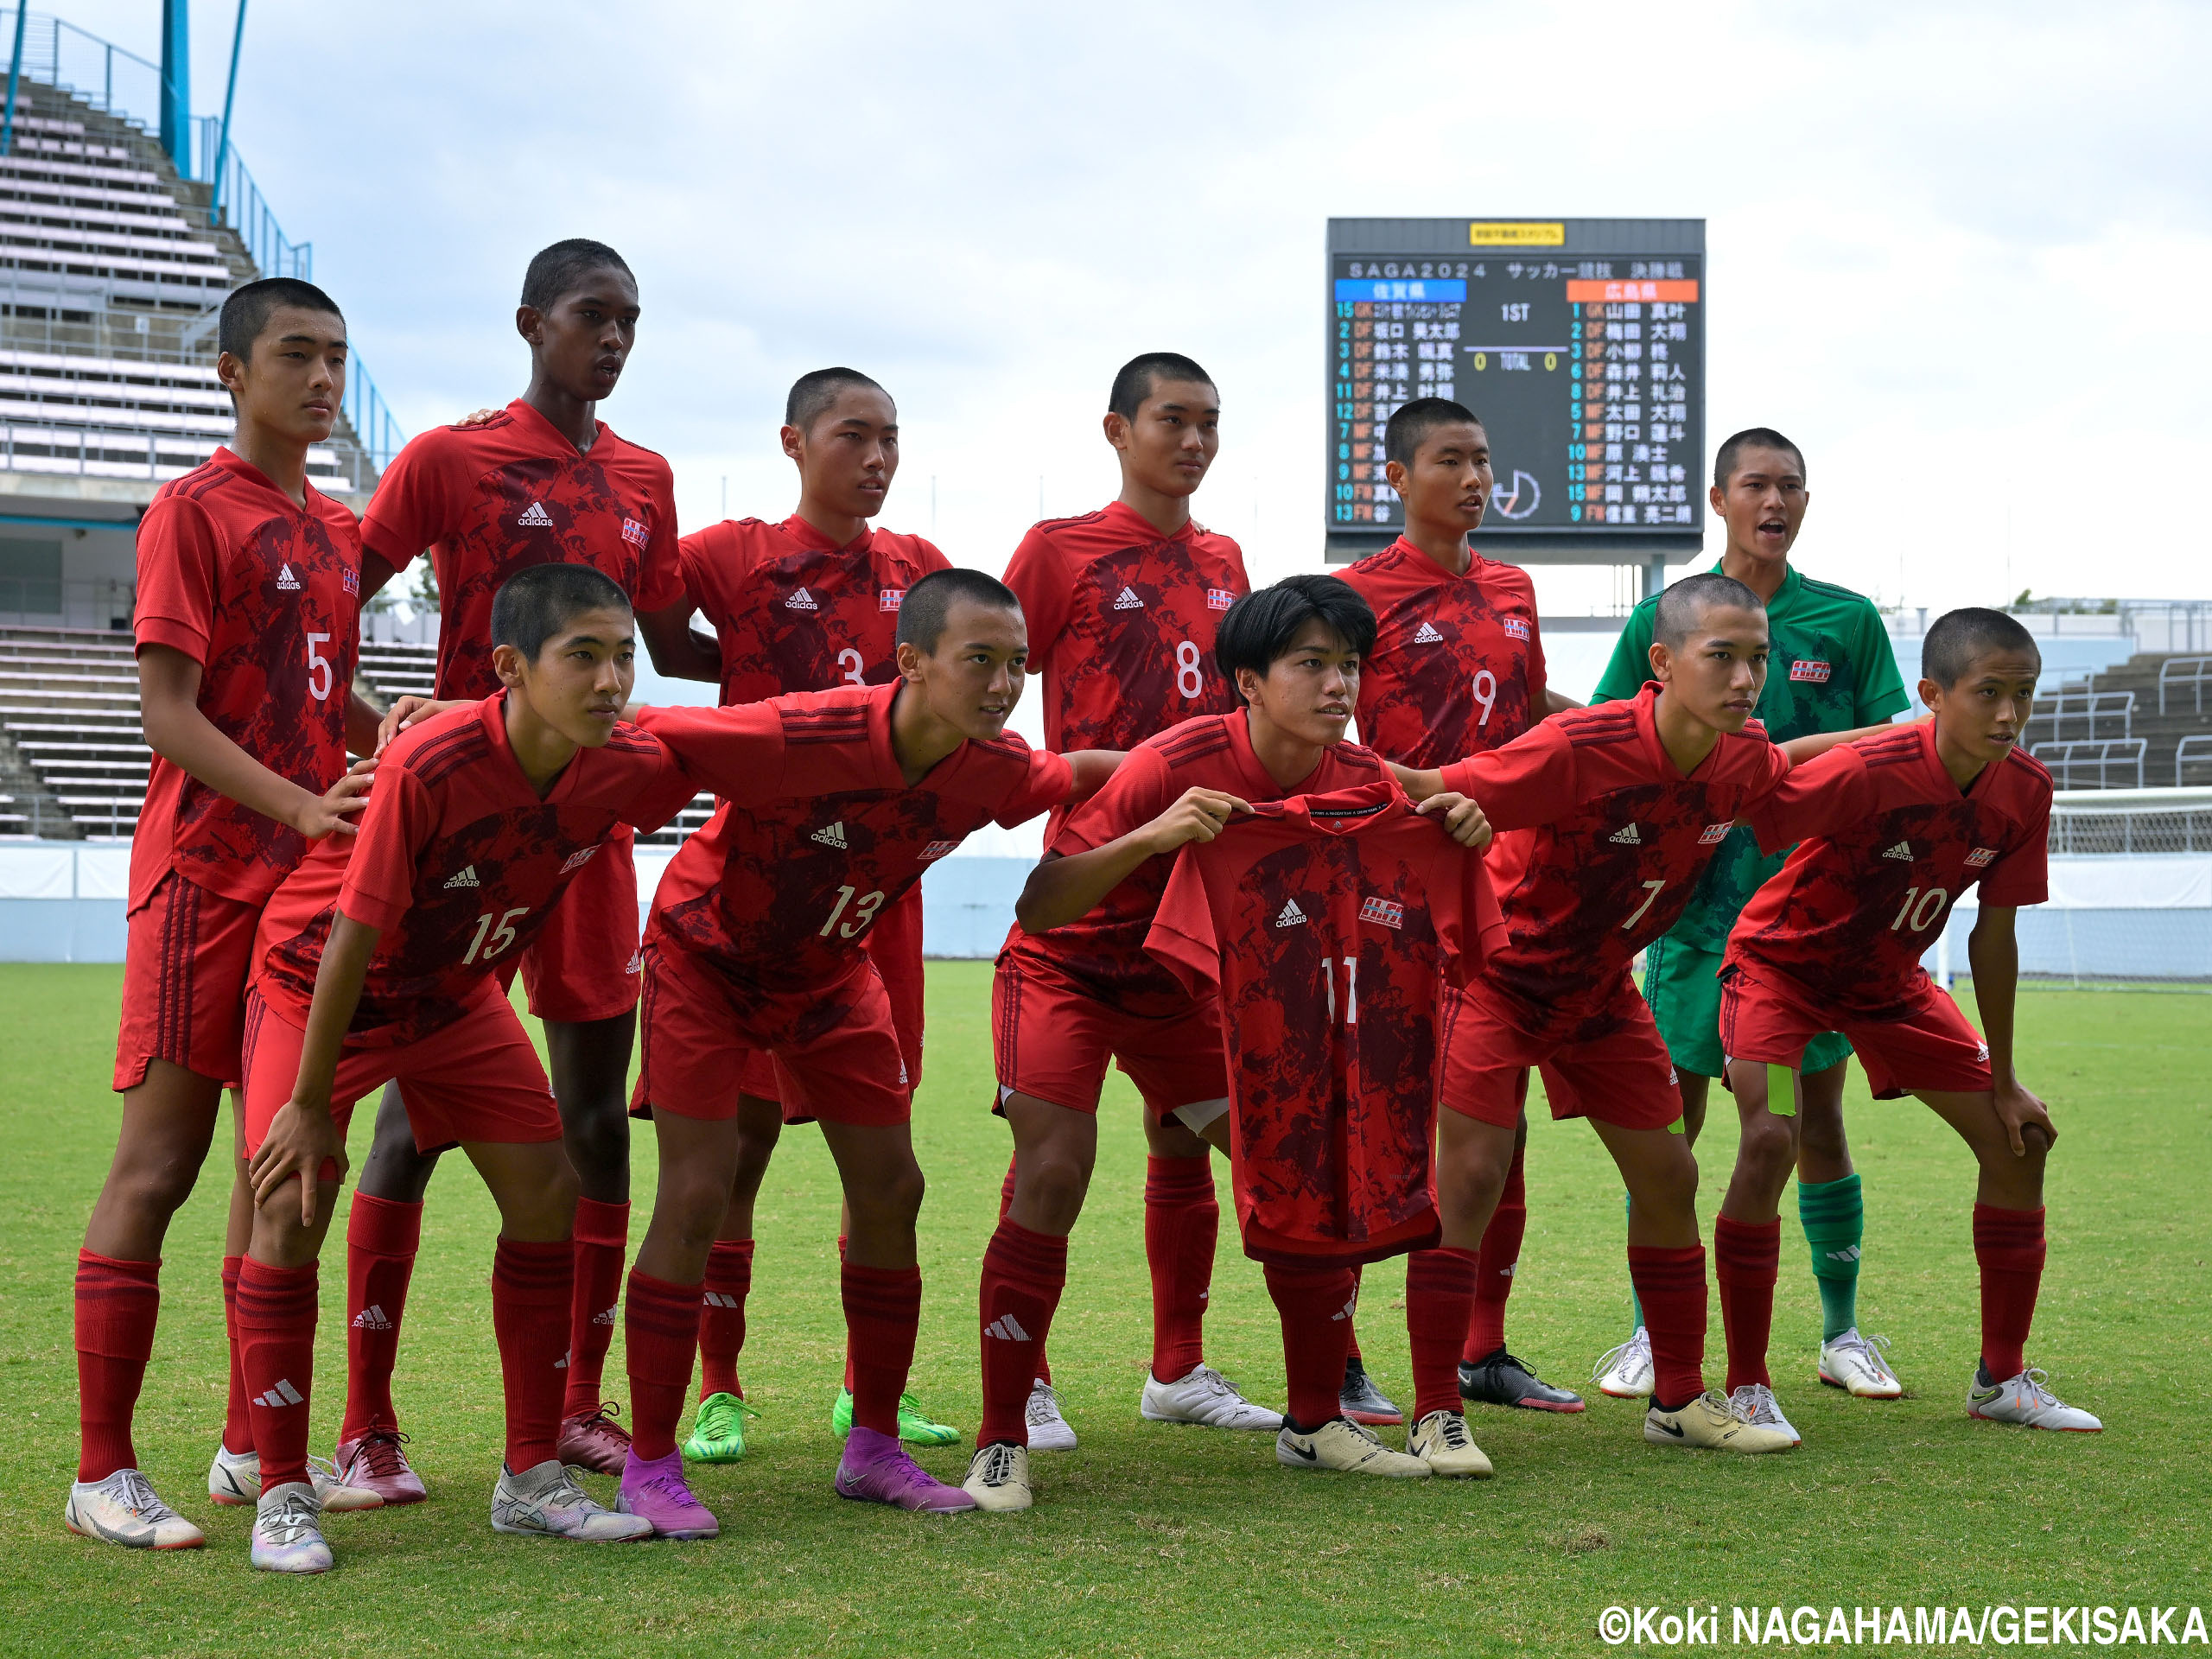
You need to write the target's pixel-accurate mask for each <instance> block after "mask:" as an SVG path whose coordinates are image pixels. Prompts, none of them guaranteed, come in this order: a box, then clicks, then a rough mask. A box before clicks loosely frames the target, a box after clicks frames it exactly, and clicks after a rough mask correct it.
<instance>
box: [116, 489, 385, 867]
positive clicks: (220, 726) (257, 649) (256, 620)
mask: <svg viewBox="0 0 2212 1659" xmlns="http://www.w3.org/2000/svg"><path fill="white" fill-rule="evenodd" d="M305 488H306V495H307V505H305V506H304V507H302V506H301V505H300V504H299V503H297V502H296V501H294V500H293V499H291V498H290V497H289V496H288V495H286V494H285V493H283V491H282V490H280V489H278V488H277V486H275V485H274V484H272V483H270V481H269V480H268V478H267V477H266V476H265V475H264V474H263V473H262V472H261V470H260V469H259V468H258V467H252V466H250V465H248V464H247V463H246V462H245V461H241V460H239V459H238V456H236V455H234V454H232V453H231V452H230V450H228V449H227V448H219V449H217V450H216V451H215V453H214V455H213V457H212V458H211V459H210V460H209V461H207V463H206V464H205V465H204V466H201V467H195V468H194V469H193V470H192V471H191V472H189V473H187V474H185V475H184V476H183V477H182V478H179V479H175V480H171V481H170V482H168V483H167V484H164V485H162V487H161V488H160V489H159V490H158V491H156V493H155V495H154V501H153V505H151V506H149V507H148V508H147V509H146V516H145V518H143V519H142V520H141V521H140V522H139V525H138V598H137V613H136V615H134V616H133V618H132V619H131V626H132V628H133V630H134V632H136V634H137V641H138V646H139V649H141V650H143V649H144V648H145V647H146V646H148V645H165V646H168V647H169V648H170V649H172V650H175V651H181V652H183V653H184V654H185V655H186V656H188V657H189V658H192V660H193V661H194V662H195V663H197V664H200V699H199V702H200V713H201V714H203V715H206V716H207V721H208V723H209V724H210V725H212V726H213V727H214V728H215V729H216V730H217V731H219V732H220V733H222V734H223V735H224V736H226V737H227V738H229V739H230V740H231V741H232V742H233V743H235V744H237V745H238V747H240V748H241V749H244V750H245V752H246V753H248V754H249V755H251V756H252V757H253V758H254V759H255V760H258V761H259V762H260V763H261V764H262V765H263V766H266V767H268V768H269V770H270V771H271V772H275V773H277V776H279V777H280V778H286V779H290V780H291V781H292V782H293V783H296V784H297V785H299V786H300V787H301V788H302V789H304V790H308V791H312V792H313V793H315V794H317V795H320V794H321V793H322V792H323V791H325V790H327V789H328V788H329V787H330V786H331V785H333V784H334V783H336V782H337V781H338V779H340V777H341V776H343V775H344V773H345V771H346V702H347V699H348V697H349V696H351V694H352V691H353V661H354V656H355V651H356V646H357V644H358V641H359V634H360V627H359V616H360V609H361V541H360V531H359V526H358V525H357V524H355V523H354V520H353V514H352V513H350V512H347V511H346V509H345V508H344V507H342V506H340V505H338V503H337V502H335V501H333V500H332V499H330V498H329V497H328V496H327V495H325V494H323V493H321V491H320V490H318V489H316V488H315V486H314V485H312V484H308V485H307V486H305ZM306 852H307V841H306V838H305V837H303V836H302V835H301V834H300V833H299V831H298V830H296V829H292V828H291V827H290V826H289V824H282V823H277V821H276V820H275V819H274V818H264V817H262V816H261V814H260V813H258V812H256V811H254V810H252V809H251V808H250V807H246V806H243V805H240V804H238V802H236V801H233V800H232V799H230V798H228V797H227V796H224V795H219V794H217V793H216V792H215V791H213V789H210V788H209V787H208V786H207V785H206V784H203V783H201V782H200V781H199V780H198V779H195V778H194V777H192V776H191V775H190V774H189V773H188V772H185V771H184V770H183V769H182V768H181V767H180V766H174V765H172V764H171V763H170V762H169V761H168V760H163V759H162V757H161V756H160V755H158V754H156V756H155V757H154V766H153V772H152V774H151V775H150V776H149V778H148V779H147V782H146V802H145V805H144V808H143V810H141V812H140V814H139V817H138V828H137V833H136V835H135V836H133V837H132V839H131V843H130V908H131V909H133V910H136V909H137V908H138V906H141V905H143V904H144V903H145V902H146V900H147V899H149V898H150V897H151V896H152V895H153V892H154V889H155V888H156V887H158V886H159V885H160V884H161V880H162V877H163V876H165V875H166V874H168V873H169V871H171V870H175V871H176V872H177V873H178V874H180V875H182V876H183V877H184V878H185V879H186V880H188V881H191V882H193V883H194V884H195V885H196V886H199V887H205V888H207V891H208V892H210V893H220V894H222V895H223V896H224V897H226V898H230V899H244V900H245V901H247V902H248V903H253V904H258V903H259V902H260V901H261V900H262V899H265V898H267V897H268V896H269V894H270V892H271V891H273V890H274V889H275V887H276V886H277V883H278V882H279V881H281V880H283V879H284V877H285V876H286V875H287V874H289V872H290V870H291V868H292V867H293V866H294V865H296V864H297V863H298V862H299V861H300V860H301V858H302V856H304V855H305V854H306Z"/></svg>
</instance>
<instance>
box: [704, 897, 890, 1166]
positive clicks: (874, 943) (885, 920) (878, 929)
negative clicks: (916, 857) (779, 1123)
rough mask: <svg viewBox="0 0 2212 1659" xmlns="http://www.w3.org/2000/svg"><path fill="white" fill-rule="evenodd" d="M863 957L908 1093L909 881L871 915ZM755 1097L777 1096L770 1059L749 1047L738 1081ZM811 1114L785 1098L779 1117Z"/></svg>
mask: <svg viewBox="0 0 2212 1659" xmlns="http://www.w3.org/2000/svg"><path fill="white" fill-rule="evenodd" d="M866 949H867V950H868V960H869V961H870V962H872V963H874V964H875V971H876V972H877V973H879V974H880V975H881V976H883V989H884V992H885V994H886V995H888V996H889V997H890V999H891V1028H892V1029H893V1031H894V1032H896V1033H898V1035H899V1060H900V1062H901V1063H902V1064H904V1065H905V1066H906V1090H907V1092H908V1093H909V1094H912V1092H913V1091H914V1090H916V1089H917V1088H918V1087H920V1085H921V1081H922V990H923V979H922V890H921V888H920V887H910V888H908V889H907V891H906V896H905V897H904V898H902V899H899V902H898V903H896V904H894V905H893V906H890V907H889V908H888V909H887V910H885V911H884V912H883V913H882V914H881V915H880V916H878V917H877V918H875V925H874V927H871V928H870V929H868V939H867V941H866ZM739 1086H740V1087H741V1089H743V1090H744V1091H745V1092H746V1093H747V1094H748V1095H752V1096H755V1097H756V1098H758V1099H760V1100H782V1099H783V1096H782V1094H781V1092H780V1091H779V1089H778V1087H777V1084H776V1070H775V1063H774V1062H773V1061H772V1060H771V1059H770V1058H768V1056H767V1055H766V1053H765V1052H761V1051H759V1050H755V1051H754V1052H753V1058H751V1059H749V1060H747V1062H746V1066H745V1080H744V1082H743V1083H742V1084H740V1085H739ZM812 1121H813V1119H812V1117H811V1116H810V1115H808V1114H806V1113H804V1112H802V1111H800V1110H799V1109H798V1108H796V1107H795V1106H792V1105H791V1104H790V1103H788V1102H785V1108H784V1122H786V1123H808V1122H812Z"/></svg>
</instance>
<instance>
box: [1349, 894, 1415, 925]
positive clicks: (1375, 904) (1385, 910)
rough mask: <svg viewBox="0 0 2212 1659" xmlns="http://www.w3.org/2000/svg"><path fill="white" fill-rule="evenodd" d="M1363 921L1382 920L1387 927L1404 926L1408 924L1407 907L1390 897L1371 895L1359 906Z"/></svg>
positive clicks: (1360, 917) (1360, 916)
mask: <svg viewBox="0 0 2212 1659" xmlns="http://www.w3.org/2000/svg"><path fill="white" fill-rule="evenodd" d="M1359 919H1360V920H1361V921H1363V922H1380V923H1381V924H1382V925H1383V926H1385V927H1396V928H1402V927H1404V926H1405V925H1406V907H1405V906H1403V905H1401V904H1395V903H1393V902H1392V901H1391V900H1389V899H1377V898H1375V897H1373V896H1371V895H1370V897H1369V898H1368V899H1367V900H1366V902H1365V903H1363V904H1362V905H1361V906H1360V907H1359Z"/></svg>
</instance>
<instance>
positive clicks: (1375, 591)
mask: <svg viewBox="0 0 2212 1659" xmlns="http://www.w3.org/2000/svg"><path fill="white" fill-rule="evenodd" d="M1339 574H1340V575H1342V576H1343V577H1344V580H1345V581H1346V582H1350V583H1351V585H1352V586H1353V587H1354V588H1357V589H1358V590H1359V593H1360V596H1361V597H1362V598H1363V599H1364V600H1366V601H1367V602H1368V603H1369V604H1370V606H1372V607H1374V609H1375V648H1374V650H1372V651H1370V652H1369V653H1368V654H1367V658H1366V660H1365V661H1363V662H1362V663H1361V664H1360V665H1359V735H1360V741H1362V742H1363V743H1365V744H1367V745H1368V746H1369V747H1370V748H1372V749H1373V750H1375V752H1376V753H1378V754H1381V755H1383V756H1385V757H1387V758H1388V759H1389V760H1395V761H1397V762H1398V763H1399V764H1400V765H1402V766H1449V765H1450V764H1451V763H1452V761H1454V760H1459V759H1460V758H1462V757H1463V756H1465V755H1470V754H1479V753H1482V752H1483V751H1484V750H1485V749H1495V748H1498V747H1502V746H1503V745H1504V744H1507V743H1510V742H1511V741H1513V740H1514V739H1515V738H1516V737H1518V736H1520V735H1521V734H1522V733H1523V732H1525V731H1527V730H1528V729H1529V728H1530V727H1531V726H1534V725H1535V724H1536V723H1537V721H1541V720H1542V719H1543V717H1544V648H1543V645H1542V644H1541V641H1540V640H1539V639H1538V638H1537V634H1536V589H1535V584H1534V583H1532V582H1530V581H1529V576H1528V573H1527V572H1526V571H1524V570H1522V569H1520V568H1519V567H1518V566H1516V565H1510V564H1500V563H1497V561H1496V560H1494V559H1486V558H1484V557H1483V556H1481V555H1480V554H1476V555H1475V556H1473V557H1472V558H1471V559H1470V560H1469V562H1468V564H1467V569H1466V572H1465V575H1457V576H1454V575H1448V574H1446V571H1445V570H1444V569H1443V568H1442V567H1441V566H1440V565H1439V564H1438V563H1436V561H1435V560H1433V559H1432V558H1430V557H1429V556H1428V555H1427V554H1426V553H1424V552H1422V551H1421V550H1420V549H1419V548H1417V547H1415V546H1414V544H1413V543H1411V542H1409V541H1408V540H1407V539H1406V538H1405V537H1402V536H1401V537H1398V539H1397V540H1396V541H1395V542H1393V543H1390V545H1389V546H1388V547H1386V548H1384V549H1383V550H1382V551H1381V552H1380V553H1370V555H1368V556H1367V557H1365V558H1363V559H1362V560H1361V561H1360V562H1359V563H1357V564H1355V565H1352V566H1351V567H1350V568H1349V569H1345V570H1344V571H1341V572H1339Z"/></svg>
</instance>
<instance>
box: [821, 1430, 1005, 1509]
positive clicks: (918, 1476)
mask: <svg viewBox="0 0 2212 1659" xmlns="http://www.w3.org/2000/svg"><path fill="white" fill-rule="evenodd" d="M837 1496H838V1497H849V1498H853V1499H855V1500H857V1501H858V1502H860V1503H888V1504H890V1505H891V1506H892V1507H893V1508H894V1509H900V1510H925V1511H927V1512H929V1513H930V1514H932V1515H949V1514H950V1513H951V1512H952V1511H953V1510H972V1509H974V1508H975V1507H976V1500H975V1499H974V1498H972V1497H969V1496H968V1494H967V1493H965V1492H963V1491H961V1490H960V1488H959V1487H957V1486H948V1485H946V1484H944V1482H943V1481H941V1480H939V1479H938V1478H937V1477H936V1476H935V1475H932V1474H931V1473H930V1471H928V1470H926V1469H925V1468H923V1467H922V1466H921V1465H919V1464H918V1463H916V1462H915V1461H914V1460H913V1459H912V1458H910V1457H908V1456H907V1455H906V1447H905V1446H901V1445H899V1441H898V1440H897V1439H896V1438H895V1437H893V1436H892V1435H889V1434H880V1433H877V1432H876V1431H875V1430H874V1429H872V1428H861V1427H858V1426H857V1425H856V1426H855V1427H854V1429H853V1432H852V1433H851V1434H850V1435H849V1436H848V1437H847V1438H846V1440H845V1455H844V1456H843V1458H842V1459H839V1461H838V1464H837Z"/></svg>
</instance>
